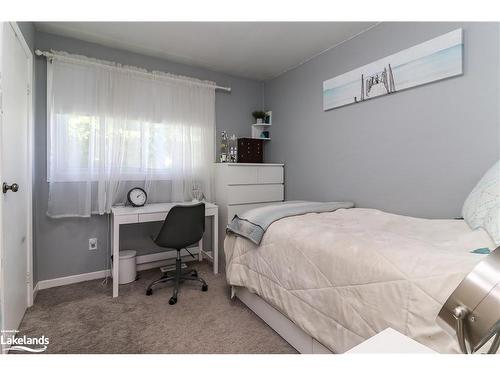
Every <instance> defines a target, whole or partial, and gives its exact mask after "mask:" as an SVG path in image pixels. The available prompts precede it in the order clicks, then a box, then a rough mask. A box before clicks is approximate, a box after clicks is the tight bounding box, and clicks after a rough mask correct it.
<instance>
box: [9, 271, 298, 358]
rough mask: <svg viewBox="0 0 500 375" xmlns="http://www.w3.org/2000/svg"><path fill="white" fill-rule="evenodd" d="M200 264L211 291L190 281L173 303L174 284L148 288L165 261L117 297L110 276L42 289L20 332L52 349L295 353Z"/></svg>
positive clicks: (51, 351) (129, 351) (221, 279)
mask: <svg viewBox="0 0 500 375" xmlns="http://www.w3.org/2000/svg"><path fill="white" fill-rule="evenodd" d="M193 264H194V265H195V267H196V268H197V269H198V272H199V274H200V276H201V277H203V278H204V279H205V280H206V281H207V283H208V286H209V288H208V291H207V292H202V291H201V288H200V286H199V285H198V284H197V283H191V282H185V283H184V284H182V286H181V289H180V293H179V297H178V302H177V304H176V305H173V306H170V305H169V304H168V299H169V298H170V296H171V288H170V286H168V284H164V286H159V287H157V289H156V290H155V292H154V293H153V295H152V296H146V295H145V293H144V291H145V287H146V285H147V283H149V282H150V281H152V280H155V279H157V278H159V277H160V271H159V270H158V269H155V270H148V271H143V272H141V273H139V276H140V278H139V280H138V281H136V282H134V283H132V284H129V285H122V286H121V287H120V297H118V298H114V299H113V298H111V280H109V282H108V284H107V285H104V286H103V285H101V282H102V280H93V281H86V282H83V283H78V284H73V285H66V286H61V287H58V288H52V289H46V290H42V291H40V292H39V293H38V295H37V298H36V301H35V304H34V305H33V306H32V307H31V308H30V309H28V311H27V312H26V315H25V316H24V319H23V321H22V323H21V327H20V332H19V335H21V336H22V335H24V334H25V335H27V336H31V337H38V336H41V335H45V336H46V337H48V338H49V340H50V344H49V345H48V350H47V352H46V353H296V351H295V350H294V349H293V348H292V347H291V346H290V345H289V344H288V343H287V342H286V341H284V340H283V339H282V338H281V337H280V336H279V335H278V334H277V333H276V332H274V331H273V330H272V329H271V328H270V327H269V326H267V325H266V323H264V322H263V321H262V320H261V319H260V318H259V317H258V316H257V315H255V314H254V313H253V312H252V311H251V310H250V309H248V308H247V307H246V306H245V305H243V304H242V303H241V302H240V301H239V300H230V298H229V288H228V286H227V284H226V281H225V275H224V274H219V275H214V274H213V273H212V272H211V267H210V266H209V265H208V264H207V263H193Z"/></svg>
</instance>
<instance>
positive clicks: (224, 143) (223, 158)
mask: <svg viewBox="0 0 500 375" xmlns="http://www.w3.org/2000/svg"><path fill="white" fill-rule="evenodd" d="M227 161H228V139H227V133H226V131H225V130H224V131H223V132H222V133H221V135H220V162H221V163H227Z"/></svg>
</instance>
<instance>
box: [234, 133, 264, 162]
mask: <svg viewBox="0 0 500 375" xmlns="http://www.w3.org/2000/svg"><path fill="white" fill-rule="evenodd" d="M262 146H263V140H262V139H257V138H238V163H263V162H264V150H263V147H262Z"/></svg>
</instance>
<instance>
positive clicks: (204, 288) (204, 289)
mask: <svg viewBox="0 0 500 375" xmlns="http://www.w3.org/2000/svg"><path fill="white" fill-rule="evenodd" d="M207 290H208V285H207V284H205V285H202V286H201V291H202V292H206V291H207Z"/></svg>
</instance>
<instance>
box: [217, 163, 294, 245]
mask: <svg viewBox="0 0 500 375" xmlns="http://www.w3.org/2000/svg"><path fill="white" fill-rule="evenodd" d="M284 181H285V180H284V164H250V163H216V164H215V203H216V204H217V205H218V206H219V249H223V244H224V237H225V230H226V226H227V224H229V223H230V222H231V220H232V219H233V217H234V215H236V214H240V213H242V212H245V211H247V210H250V209H252V208H256V207H260V206H265V205H267V204H270V203H274V202H282V201H283V200H284V198H285V195H284Z"/></svg>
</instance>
